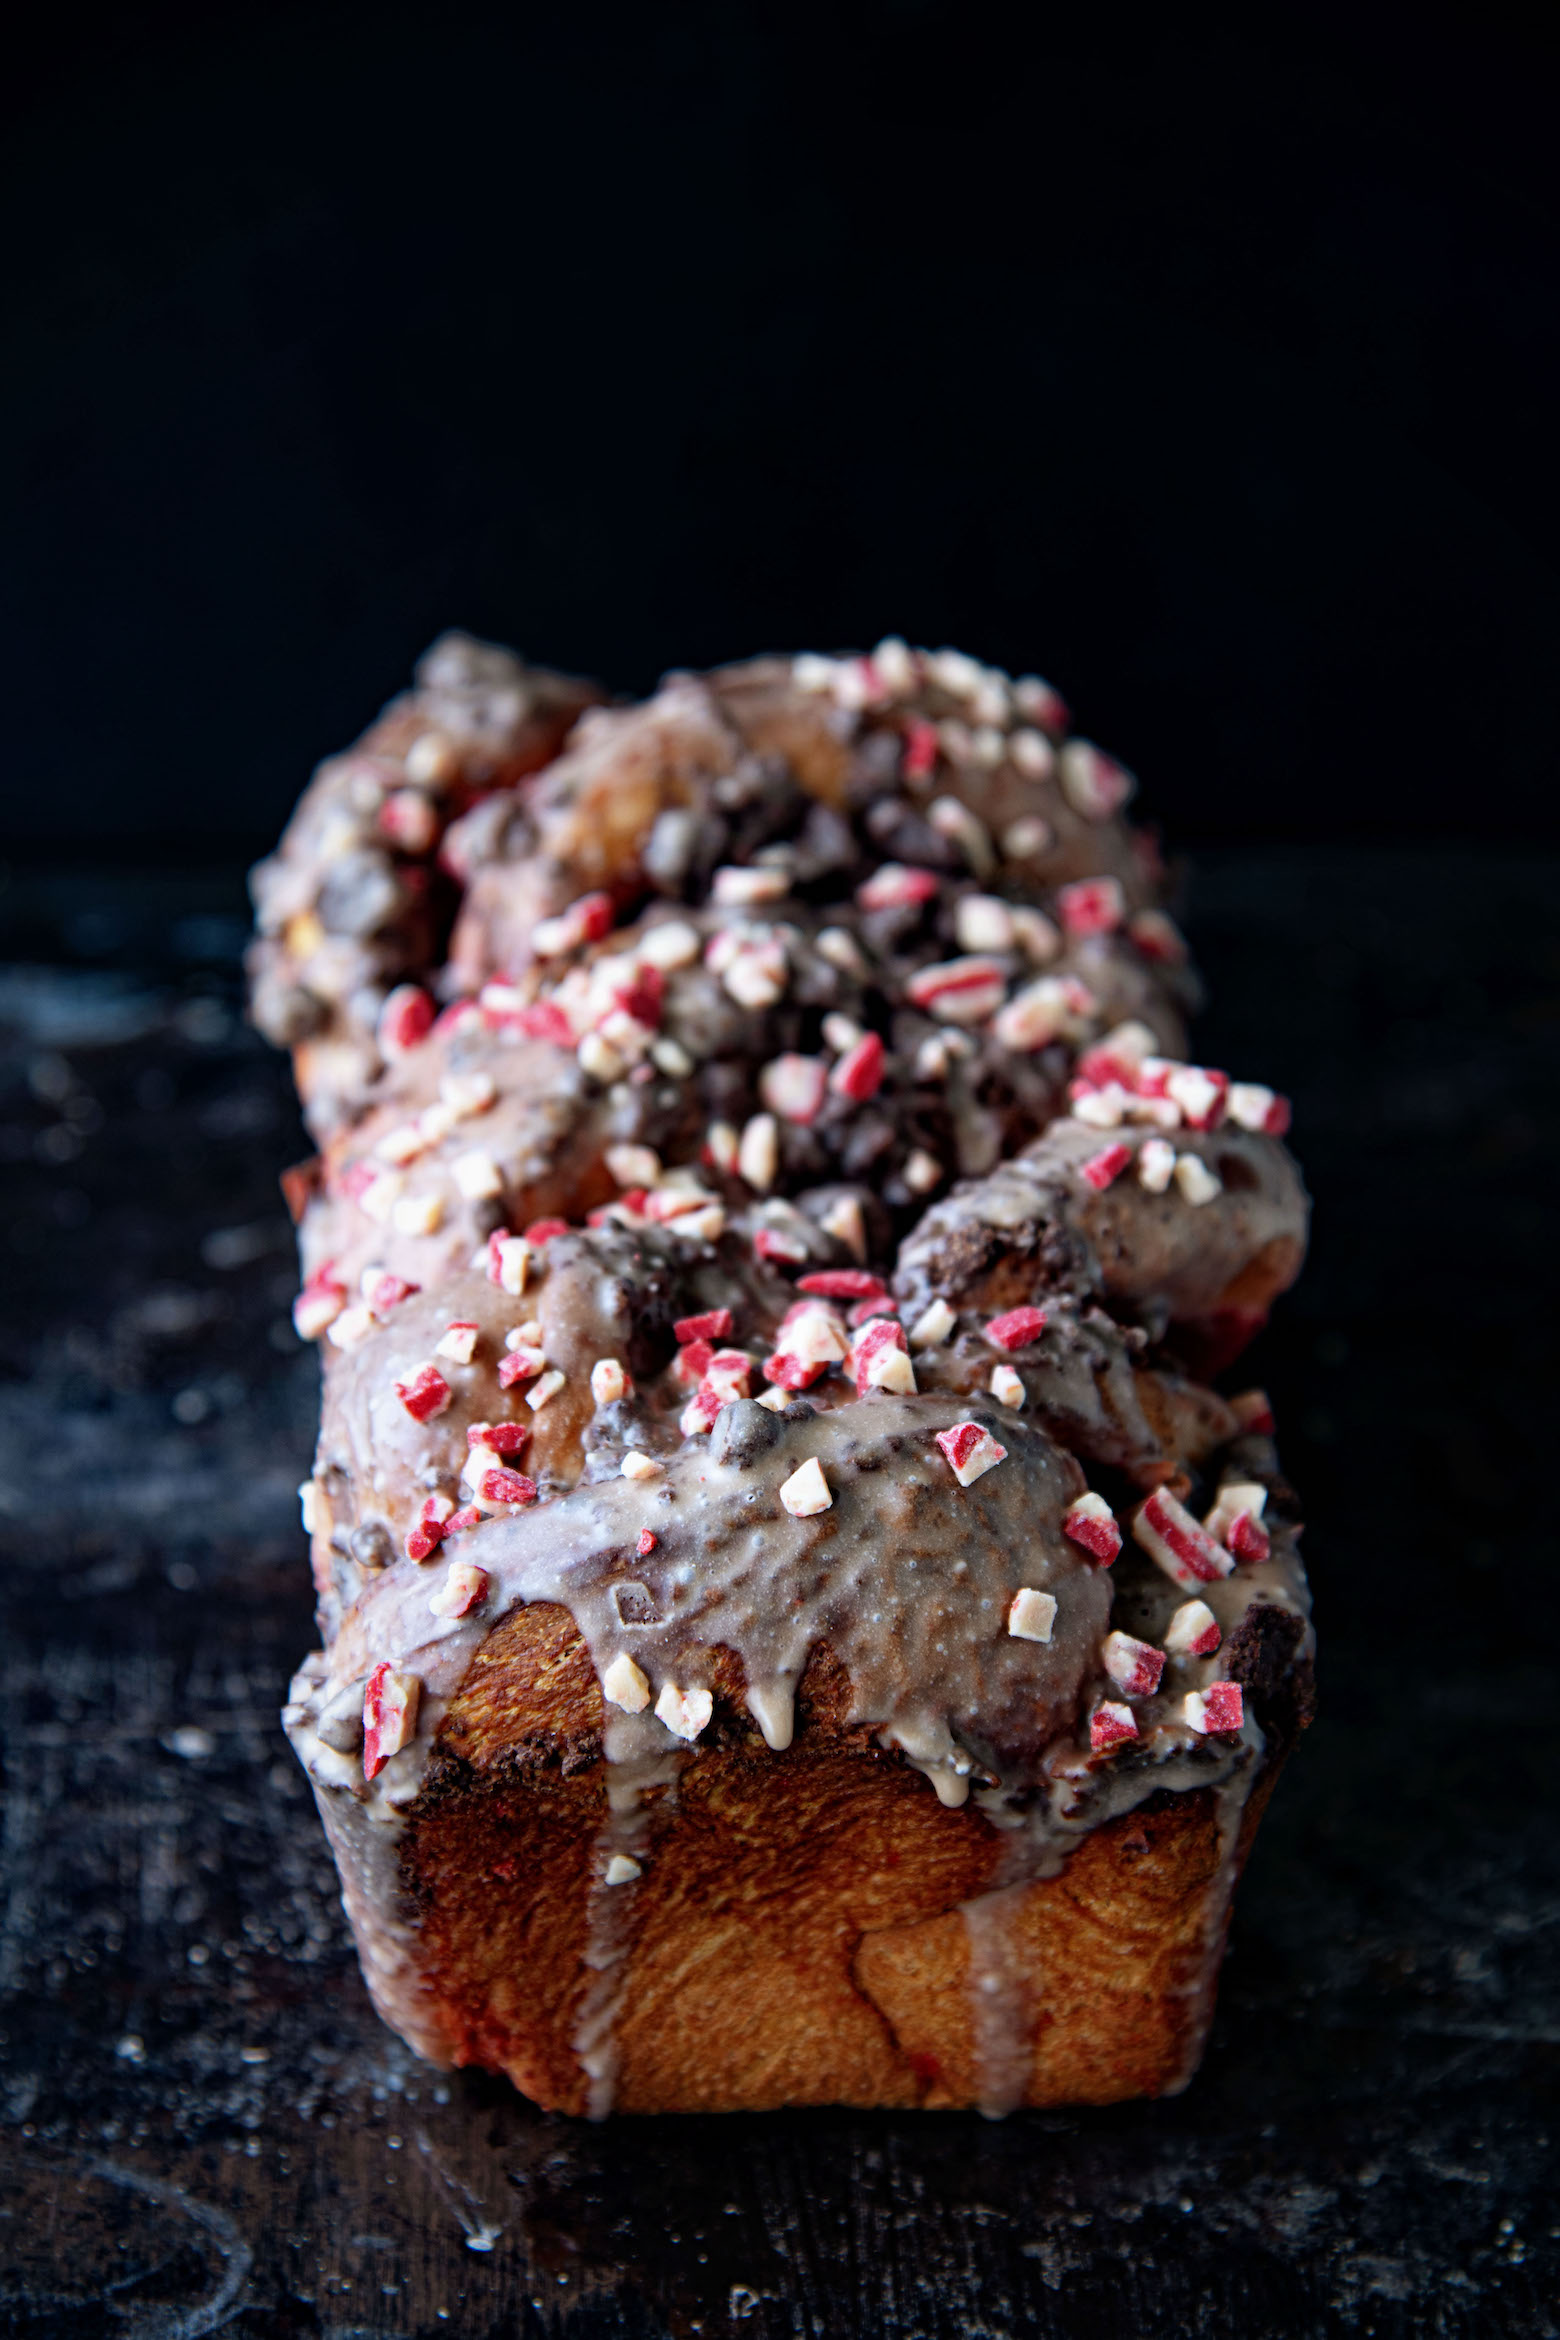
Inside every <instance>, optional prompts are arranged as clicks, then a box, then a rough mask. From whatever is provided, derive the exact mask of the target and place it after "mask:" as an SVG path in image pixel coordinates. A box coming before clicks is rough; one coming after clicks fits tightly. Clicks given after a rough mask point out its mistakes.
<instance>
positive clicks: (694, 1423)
mask: <svg viewBox="0 0 1560 2340" xmlns="http://www.w3.org/2000/svg"><path fill="white" fill-rule="evenodd" d="M719 1412H720V1399H719V1398H718V1397H717V1396H716V1395H715V1392H714V1391H713V1390H712V1389H704V1388H699V1389H696V1390H695V1391H694V1393H693V1395H692V1397H691V1398H690V1399H689V1400H688V1403H687V1404H686V1405H685V1406H684V1407H683V1410H682V1412H681V1413H680V1414H679V1415H678V1417H677V1427H678V1429H679V1430H681V1432H682V1434H683V1436H684V1438H698V1437H701V1436H702V1435H703V1433H704V1432H705V1431H706V1430H713V1429H714V1427H715V1417H716V1415H717V1414H718V1413H719Z"/></svg>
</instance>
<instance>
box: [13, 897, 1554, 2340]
mask: <svg viewBox="0 0 1560 2340" xmlns="http://www.w3.org/2000/svg"><path fill="white" fill-rule="evenodd" d="M1557 879H1560V870H1557V869H1556V867H1555V866H1553V865H1552V864H1544V863H1541V862H1537V861H1534V860H1532V859H1527V860H1519V859H1516V858H1512V859H1509V860H1501V859H1499V858H1492V859H1487V860H1484V861H1479V862H1474V861H1468V860H1457V859H1455V858H1452V857H1443V858H1438V859H1421V860H1415V859H1412V858H1409V857H1404V856H1389V855H1381V856H1378V857H1370V856H1353V857H1349V856H1329V855H1326V854H1307V855H1300V854H1296V855H1291V856H1288V857H1282V856H1268V857H1264V858H1251V857H1247V858H1237V859H1231V860H1227V861H1222V862H1213V863H1210V864H1208V865H1206V866H1205V868H1204V869H1203V871H1202V873H1201V875H1200V877H1199V879H1198V882H1197V886H1196V889H1195V892H1194V897H1193V902H1194V917H1193V924H1194V928H1195V932H1196V937H1197V941H1198V946H1199V949H1200V951H1201V953H1202V956H1203V960H1204V964H1205V965H1206V967H1207V970H1208V973H1209V976H1210V980H1211V983H1212V985H1213V987H1214V998H1215V1002H1216V1004H1215V1007H1214V1009H1213V1011H1212V1012H1211V1013H1210V1015H1209V1017H1208V1019H1207V1021H1206V1023H1205V1026H1204V1029H1203V1043H1204V1048H1205V1052H1206V1053H1207V1054H1208V1056H1209V1058H1210V1059H1211V1060H1212V1061H1216V1062H1225V1063H1228V1064H1231V1065H1233V1066H1236V1067H1238V1068H1239V1069H1240V1070H1241V1071H1243V1072H1247V1073H1249V1074H1251V1075H1253V1076H1256V1077H1262V1078H1270V1079H1275V1080H1277V1081H1279V1082H1281V1083H1282V1084H1283V1085H1284V1086H1286V1087H1289V1088H1291V1089H1292V1090H1293V1091H1294V1092H1295V1095H1296V1098H1297V1104H1298V1113H1297V1126H1296V1138H1297V1143H1298V1146H1299V1148H1300V1151H1301V1153H1302V1155H1303V1157H1304V1160H1305V1162H1306V1164H1307V1168H1308V1171H1309V1173H1310V1175H1311V1179H1312V1183H1313V1186H1314V1188H1315V1190H1316V1193H1317V1198H1318V1202H1319V1206H1320V1217H1319V1224H1318V1231H1317V1240H1316V1246H1315V1254H1314V1258H1313V1262H1312V1266H1311V1270H1310V1272H1309V1275H1308V1277H1307V1280H1306V1282H1305V1284H1304V1286H1303V1288H1302V1289H1301V1291H1300V1292H1299V1293H1298V1294H1297V1295H1295V1296H1294V1298H1293V1299H1292V1300H1291V1301H1290V1302H1288V1303H1287V1304H1286V1305H1285V1307H1284V1309H1283V1311H1282V1316H1281V1320H1280V1322H1279V1323H1278V1324H1277V1325H1276V1326H1275V1327H1274V1328H1273V1330H1272V1331H1271V1332H1270V1333H1269V1334H1268V1336H1267V1337H1266V1340H1265V1342H1264V1345H1263V1349H1262V1351H1261V1353H1260V1357H1259V1368H1260V1371H1261V1373H1262V1374H1263V1375H1264V1376H1265V1377H1266V1379H1267V1380H1268V1382H1269V1385H1270V1387H1271V1388H1272V1390H1273V1392H1274V1395H1275V1398H1276V1401H1277V1405H1278V1413H1279V1423H1280V1431H1281V1434H1282V1437H1283V1441H1284V1450H1285V1454H1286V1458H1287V1460H1288V1462H1289V1465H1290V1467H1291V1469H1292V1471H1293V1473H1294V1475H1295V1476H1296V1477H1297V1478H1298V1479H1299V1481H1300V1483H1301V1485H1302V1487H1303V1488H1304V1490H1305V1492H1306V1495H1307V1498H1308V1505H1309V1512H1310V1517H1311V1520H1312V1526H1311V1530H1310V1535H1309V1542H1308V1551H1309V1556H1310V1560H1311V1564H1312V1569H1313V1574H1314V1580H1315V1584H1316V1589H1317V1594H1318V1603H1319V1609H1320V1622H1321V1630H1322V1635H1323V1641H1322V1691H1323V1701H1324V1704H1323V1716H1322V1720H1321V1721H1320V1723H1319V1724H1318V1726H1317V1727H1316V1729H1315V1730H1314V1731H1313V1732H1312V1734H1311V1736H1310V1739H1309V1741H1308V1742H1307V1744H1306V1745H1305V1746H1304V1747H1303V1748H1302V1750H1301V1752H1300V1754H1299V1756H1298V1757H1297V1759H1296V1761H1295V1762H1294V1763H1293V1765H1292V1766H1291V1768H1290V1770H1289V1773H1288V1774H1287V1776H1286V1777H1285V1779H1284V1781H1283V1783H1282V1785H1281V1788H1280V1791H1279V1794H1278V1797H1277V1799H1276V1802H1275V1805H1274V1808H1273V1811H1272V1813H1271V1815H1270V1817H1269V1819H1268V1821H1267V1823H1266V1826H1265V1829H1264V1832H1263V1835H1262V1838H1261V1840H1260V1842H1259V1845H1258V1848H1257V1853H1256V1857H1255V1860H1254V1862H1253V1865H1252V1869H1251V1873H1250V1875H1249V1878H1248V1880H1247V1883H1246V1886H1245V1889H1244V1892H1243V1896H1242V1899H1241V1901H1240V1904H1239V1906H1238V1912H1237V1918H1236V1924H1235V1931H1234V1941H1233V1948H1232V1952H1231V1957H1230V1961H1229V1965H1228V1968H1227V1971H1226V1979H1225V1985H1224V1991H1223V1997H1222V2002H1221V2007H1220V2013H1219V2017H1218V2021H1217V2025H1216V2028H1215V2031H1214V2036H1213V2041H1212V2044H1211V2047H1210V2050H1209V2054H1208V2059H1207V2062H1206V2065H1205V2067H1204V2070H1203V2073H1202V2075H1201V2077H1200V2078H1199V2079H1198V2080H1197V2082H1196V2083H1195V2084H1194V2086H1193V2087H1192V2088H1191V2090H1190V2091H1189V2092H1188V2093H1187V2094H1186V2095H1185V2096H1183V2097H1181V2098H1180V2099H1179V2100H1177V2101H1175V2102H1172V2103H1164V2104H1159V2105H1140V2106H1130V2107H1125V2108H1120V2109H1117V2110H1114V2111H1109V2112H1099V2113H1093V2112H1083V2113H1078V2114H1070V2115H1066V2116H1056V2117H1035V2116H1022V2117H1019V2118H1016V2119H1013V2120H1010V2121H1008V2122H1006V2123H1005V2124H1000V2125H990V2124H987V2123H984V2122H982V2121H979V2120H975V2119H965V2118H930V2119H922V2120H917V2119H905V2118H901V2117H894V2118H877V2117H872V2116H862V2115H858V2114H854V2113H837V2114H831V2113H825V2114H814V2115H807V2116H798V2117H788V2118H773V2119H743V2120H735V2121H727V2122H701V2121H695V2120H677V2121H648V2122H634V2123H629V2122H623V2123H619V2124H610V2125H607V2126H605V2127H603V2128H590V2127H586V2126H583V2125H579V2124H576V2123H573V2122H570V2121H566V2120H561V2119H554V2118H549V2117H546V2116H544V2115H541V2114H538V2113H536V2112H533V2111H532V2110H531V2109H530V2108H529V2107H527V2106H526V2105H525V2104H524V2103H523V2102H522V2101H521V2100H520V2099H518V2098H517V2097H515V2096H514V2095H513V2094H511V2093H510V2092H509V2091H508V2090H507V2089H506V2088H504V2087H502V2086H499V2085H496V2084H494V2083H492V2082H489V2081H485V2080H481V2079H473V2078H463V2077H450V2076H446V2075H442V2074H438V2073H434V2072H431V2071H429V2070H427V2069H426V2068H425V2067H423V2066H421V2065H420V2064H418V2063H417V2062H416V2061H415V2060H414V2059H413V2058H412V2057H410V2056H409V2055H408V2054H407V2053H406V2052H405V2051H404V2050H403V2049H402V2048H401V2047H400V2046H399V2045H398V2044H397V2043H396V2042H395V2041H394V2040H393V2039H392V2038H391V2037H390V2036H389V2034H388V2033H386V2032H385V2031H384V2030H383V2029H382V2028H381V2027H380V2026H379V2024H378V2023H377V2022H376V2020H375V2018H374V2016H373V2015H372V2013H371V2012H370V2010H369V2007H368V2004H367V2001H366V1999H365V1996H364V1993H363V1990H362V1987H361V1985H360V1983H359V1980H358V1976H357V1971H356V1967H355V1965H354V1962H353V1957H352V1952H351V1948H350V1944H349V1941H348V1937H347V1932H346V1927H345V1924H344V1921H343V1919H342V1917H341V1915H340V1912H339V1909H338V1906H337V1901H336V1894H335V1888H334V1881H333V1876H332V1872H331V1868H330V1864H329V1862H328V1860H327V1858H326V1855H325V1850H324V1846H323V1843H322V1841H321V1838H320V1834H319V1830H318V1827H317V1824H316V1821H315V1818H314V1814H313V1810H312V1806H311V1804H310V1801H309V1798H308V1796H307V1794H306V1792H305V1788H304V1783H303V1781H302V1778H301V1776H300V1775H299V1774H298V1773H297V1771H296V1769H295V1767H294V1765H293V1762H292V1758H291V1757H290V1755H289V1753H288V1750H287V1748H286V1745H285V1743H284V1741H283V1739H282V1737H281V1734H280V1731H279V1729H278V1727H277V1723H276V1710H277V1708H278V1706H279V1704H280V1702H281V1699H282V1695H283V1689H284V1685H285V1682H286V1679H287V1676H288V1673H289V1670H290V1668H291V1667H292V1665H293V1663H294V1662H295V1660H296V1659H297V1657H298V1656H299V1655H300V1653H301V1652H302V1651H303V1650H304V1648H305V1647H307V1646H308V1643H309V1640H310V1618H309V1598H308V1591H307V1579H306V1570H305V1564H304V1552H303V1543H302V1538H301V1534H300V1531H299V1528H298V1524H297V1506H296V1502H295V1499H294V1494H293V1490H294V1487H295V1485H296V1483H297V1481H298V1479H299V1478H300V1477H301V1476H302V1473H303V1470H304V1466H305V1463H306V1459H307V1456H308V1452H309V1447H310V1442H311V1437H312V1428H313V1417H314V1407H315V1368H314V1362H313V1359H312V1358H311V1357H310V1356H309V1355H307V1354H306V1353H304V1352H303V1351H301V1350H300V1349H299V1347H298V1345H297V1343H296V1342H295V1341H294V1339H293V1337H292V1334H291V1331H290V1328H289V1326H288V1322H287V1302H288V1298H289V1295H290V1293H291V1291H292V1288H293V1276H292V1269H291V1262H290V1256H289V1231H288V1229H287V1226H286V1223H285V1220H284V1218H283V1215H282V1212H281V1209H280V1205H279V1202H278V1199H277V1191H276V1173H277V1171H278V1169H279V1168H280V1167H281V1166H282V1165H283V1163H285V1162H287V1161H288V1160H290V1159H292V1158H294V1157H295V1156H296V1155H297V1154H299V1153H300V1152H301V1151H302V1150H303V1148H302V1145H301V1141H300V1135H299V1130H298V1126H297V1123H296V1119H295V1115H294V1112H293V1108H292V1105H291V1101H290V1095H289V1090H288V1084H287V1076H286V1071H285V1068H284V1067H283V1066H282V1065H281V1064H279V1063H278V1062H277V1061H276V1060H275V1059H274V1058H272V1057H271V1056H269V1055H268V1054H267V1053H266V1052H265V1051H264V1050H263V1049H262V1048H261V1047H260V1046H259V1045H258V1043H256V1042H255V1041H254V1040H253V1039H252V1038H251V1037H250V1036H249V1035H247V1034H246V1032H245V1031H244V1029H243V1027H242V1024H241V1023H240V1021H239V1020H238V1018H237V1016H236V1014H235V1012H234V1003H235V1000H236V983H235V976H234V970H233V964H232V959H233V951H234V947H235V944H236V941H237V939H238V934H239V928H238V926H237V924H236V923H235V919H234V916H233V912H234V910H235V907H236V904H237V899H238V898H237V895H236V893H235V891H234V890H233V889H231V888H228V887H225V886H223V885H222V884H220V883H213V884H212V885H210V886H204V885H198V884H193V883H190V882H186V881H179V882H175V881H172V880H169V881H165V882H163V883H162V884H161V885H159V886H149V885H137V884H135V883H131V882H127V881H121V882H119V883H116V884H111V883H109V882H107V881H94V882H92V883H87V882H85V881H81V882H78V883H73V884H71V885H68V886H66V885H62V884H60V883H58V882H45V881H42V880H36V879H23V878H22V877H19V876H18V877H15V878H13V880H12V883H11V886H10V890H9V892H8V893H7V894H5V895H4V896H3V897H0V943H3V944H4V946H5V950H6V955H7V957H8V958H9V959H10V960H11V961H12V962H13V966H12V970H11V971H9V972H4V973H0V1036H3V1040H4V1076H3V1077H4V1083H5V1092H4V1093H5V1112H4V1123H3V1141H0V1142H3V1146H4V1157H5V1159H4V1169H5V1183H6V1205H5V1212H4V1219H3V1228H0V1241H3V1245H4V1260H5V1269H6V1284H7V1289H8V1300H7V1305H6V1309H5V1312H4V1323H3V1330H0V1374H3V1380H0V1529H3V1547H4V1571H3V1600H4V1615H3V1640H0V1667H3V1672H4V1694H3V1699H0V1731H3V1748H4V1792H5V1818H4V1851H3V1871H0V1897H3V1898H0V2309H3V2316H0V2321H3V2324H4V2328H5V2329H6V2330H7V2331H8V2332H12V2331H14V2332H18V2333H22V2334H25V2335H28V2336H34V2335H44V2334H48V2335H55V2334H59V2335H71V2336H73V2340H74V2336H76V2335H80V2336H81V2340H97V2336H98V2335H116V2336H123V2340H175V2336H178V2340H185V2336H193V2335H196V2334H200V2333H205V2332H211V2331H218V2330H221V2331H225V2332H230V2333H234V2334H245V2335H253V2336H255V2340H259V2336H260V2335H272V2334H275V2335H278V2336H280V2335H292V2334H299V2335H311V2336H312V2335H327V2334H329V2335H336V2336H337V2340H347V2336H348V2335H353V2334H374V2335H387V2336H388V2335H399V2334H406V2335H413V2334H416V2335H423V2334H436V2333H441V2332H459V2333H472V2334H482V2335H486V2334H498V2333H511V2332H537V2331H541V2330H546V2331H549V2332H552V2331H566V2332H568V2333H571V2334H578V2335H584V2334H604V2333H647V2334H648V2333H661V2332H667V2331H671V2332H677V2333H697V2332H703V2333H707V2334H712V2335H713V2334H727V2333H737V2334H751V2335H754V2336H755V2340H757V2336H758V2335H764V2336H766V2340H768V2336H778V2335H782V2334H784V2335H793V2334H795V2335H815V2334H819V2335H821V2334H830V2335H832V2334H836V2333H837V2334H850V2335H858V2334H859V2335H863V2336H869V2340H879V2336H881V2340H908V2336H909V2335H912V2334H915V2335H925V2336H926V2340H934V2336H936V2340H941V2336H943V2335H954V2334H960V2335H963V2334H968V2335H981V2336H983V2340H987V2336H989V2340H1006V2336H1007V2335H1019V2334H1031V2333H1037V2334H1050V2333H1066V2334H1094V2333H1099V2334H1102V2335H1103V2334H1110V2335H1112V2336H1113V2340H1115V2336H1118V2335H1121V2334H1123V2333H1137V2334H1151V2335H1160V2334H1163V2335H1177V2336H1179V2335H1182V2334H1192V2333H1195V2334H1196V2335H1198V2340H1224V2336H1225V2335H1230V2336H1231V2340H1235V2336H1239V2340H1260V2336H1262V2335H1267V2334H1280V2333H1281V2334H1290V2333H1296V2334H1316V2335H1333V2334H1344V2333H1351V2334H1352V2333H1357V2332H1358V2333H1380V2334H1383V2335H1395V2334H1408V2333H1416V2334H1417V2333H1433V2334H1445V2335H1449V2336H1450V2335H1455V2336H1458V2340H1461V2336H1463V2335H1468V2336H1470V2340H1472V2336H1473V2335H1479V2336H1481V2340H1482V2336H1484V2335H1489V2334H1513V2335H1518V2334H1520V2335H1523V2336H1528V2335H1532V2336H1534V2340H1537V2336H1539V2335H1553V2334H1555V2333H1556V2331H1557V2330H1560V2309H1557V2307H1556V2305H1555V2302H1556V2300H1557V2297H1560V2245H1557V2239H1556V2238H1557V2234H1560V2189H1557V2188H1556V2183H1555V2179H1556V2166H1557V2159H1560V2156H1557V2154H1556V2151H1555V2143H1554V2139H1555V2135H1556V2128H1555V2124H1556V2122H1557V2121H1560V2104H1557V2102H1556V2078H1557V2071H1560V1973H1557V1964H1560V1962H1557V1958H1556V1949H1557V1944H1560V1832H1557V1826H1556V1809H1555V1786H1554V1783H1555V1778H1556V1757H1557V1753H1560V1743H1557V1732H1556V1725H1555V1716H1556V1687H1557V1685H1556V1665H1555V1640H1556V1623H1555V1616H1556V1607H1557V1593H1556V1586H1557V1583H1560V1577H1557V1554H1556V1536H1555V1508H1556V1495H1555V1492H1554V1490H1555V1485H1556V1477H1557V1471H1556V1460H1557V1450H1560V1433H1557V1430H1556V1421H1555V1382H1554V1374H1553V1366H1552V1359H1553V1351H1554V1339H1553V1323H1554V1313H1553V1311H1554V1301H1555V1293H1554V1283H1555V1277H1554V1254H1555V1250H1556V1247H1557V1237H1560V1213H1557V1209H1556V1202H1555V1188H1556V1177H1557V1167H1560V943H1557V940H1556V931H1555V921H1554V916H1553V904H1554V899H1555V892H1556V884H1557ZM15 962H31V963H32V965H33V967H34V970H35V971H34V972H27V971H26V968H25V965H17V964H14V963H15ZM754 2019H755V2021H762V2019H763V2010H762V2008H755V2010H754Z"/></svg>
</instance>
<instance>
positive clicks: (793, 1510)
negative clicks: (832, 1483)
mask: <svg viewBox="0 0 1560 2340" xmlns="http://www.w3.org/2000/svg"><path fill="white" fill-rule="evenodd" d="M780 1500H781V1502H782V1503H783V1504H784V1505H785V1508H786V1510H787V1511H788V1512H790V1514H791V1516H792V1517H793V1519H811V1518H812V1517H813V1516H814V1514H815V1513H817V1512H820V1511H828V1510H830V1509H832V1507H833V1503H834V1496H833V1493H832V1492H831V1490H830V1487H829V1482H828V1480H827V1479H826V1478H825V1477H824V1475H823V1465H822V1463H820V1462H819V1460H818V1458H817V1456H816V1455H815V1454H810V1455H809V1456H808V1458H807V1460H806V1461H805V1462H804V1463H802V1464H801V1465H800V1466H799V1468H798V1469H796V1470H794V1471H793V1472H792V1473H791V1476H790V1477H789V1478H788V1479H786V1480H783V1481H782V1483H781V1487H780Z"/></svg>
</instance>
